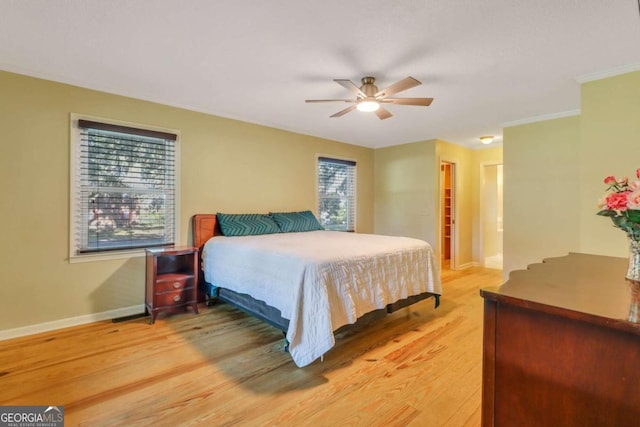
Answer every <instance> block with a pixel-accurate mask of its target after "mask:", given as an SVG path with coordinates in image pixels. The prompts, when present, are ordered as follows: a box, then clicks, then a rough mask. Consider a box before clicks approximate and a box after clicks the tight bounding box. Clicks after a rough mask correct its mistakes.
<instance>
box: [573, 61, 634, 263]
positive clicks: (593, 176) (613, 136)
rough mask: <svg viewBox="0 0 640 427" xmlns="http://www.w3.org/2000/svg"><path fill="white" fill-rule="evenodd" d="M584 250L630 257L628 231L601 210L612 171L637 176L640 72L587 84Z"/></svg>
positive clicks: (582, 124)
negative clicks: (607, 178)
mask: <svg viewBox="0 0 640 427" xmlns="http://www.w3.org/2000/svg"><path fill="white" fill-rule="evenodd" d="M581 108H582V111H581V118H580V130H581V135H582V141H581V144H580V183H581V187H580V202H581V203H580V213H579V217H578V220H579V223H580V251H581V252H586V253H593V254H600V255H610V256H619V257H626V256H627V255H628V253H629V251H628V247H627V242H626V235H625V233H624V232H623V231H622V230H618V229H615V228H613V227H612V224H611V221H610V220H609V219H608V218H603V217H599V216H596V215H595V213H596V212H597V211H598V208H597V206H596V205H597V202H598V200H599V199H600V198H602V197H603V196H604V194H605V193H604V191H605V189H606V186H605V185H604V184H603V182H602V181H603V179H604V178H605V177H606V176H609V175H614V176H616V177H620V178H621V177H624V176H627V177H629V179H635V171H636V169H638V168H640V72H634V73H628V74H624V75H620V76H616V77H612V78H608V79H603V80H598V81H594V82H590V83H585V84H584V85H582V106H581Z"/></svg>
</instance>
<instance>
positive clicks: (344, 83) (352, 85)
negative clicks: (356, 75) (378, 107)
mask: <svg viewBox="0 0 640 427" xmlns="http://www.w3.org/2000/svg"><path fill="white" fill-rule="evenodd" d="M333 81H334V82H336V83H338V84H339V85H340V86H342V87H344V88H346V89H347V90H350V91H351V92H353V93H355V94H356V96H359V97H361V98H366V97H367V95H365V94H364V92H362V91H361V90H360V88H359V87H358V86H356V85H355V83H353V82H352V81H351V80H347V79H333Z"/></svg>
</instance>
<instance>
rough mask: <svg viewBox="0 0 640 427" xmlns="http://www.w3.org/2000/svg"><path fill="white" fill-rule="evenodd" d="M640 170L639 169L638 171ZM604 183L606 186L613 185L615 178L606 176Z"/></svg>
mask: <svg viewBox="0 0 640 427" xmlns="http://www.w3.org/2000/svg"><path fill="white" fill-rule="evenodd" d="M638 170H640V169H638ZM604 183H605V184H607V185H613V184H615V183H616V177H615V176H608V177H606V178H605V179H604Z"/></svg>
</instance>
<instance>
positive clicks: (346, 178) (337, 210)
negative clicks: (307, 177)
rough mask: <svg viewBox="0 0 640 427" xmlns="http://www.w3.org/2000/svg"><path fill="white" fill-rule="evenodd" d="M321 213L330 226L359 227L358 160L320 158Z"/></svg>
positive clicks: (320, 215)
mask: <svg viewBox="0 0 640 427" xmlns="http://www.w3.org/2000/svg"><path fill="white" fill-rule="evenodd" d="M318 215H319V220H320V223H321V224H322V226H323V227H324V228H325V229H327V230H342V231H355V229H356V162H353V161H350V160H339V159H330V158H327V157H319V158H318Z"/></svg>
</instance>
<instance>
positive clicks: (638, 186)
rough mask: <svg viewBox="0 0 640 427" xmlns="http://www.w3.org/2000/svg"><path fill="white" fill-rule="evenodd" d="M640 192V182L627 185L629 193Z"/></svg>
mask: <svg viewBox="0 0 640 427" xmlns="http://www.w3.org/2000/svg"><path fill="white" fill-rule="evenodd" d="M638 190H640V181H632V182H631V183H630V184H629V191H638Z"/></svg>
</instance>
